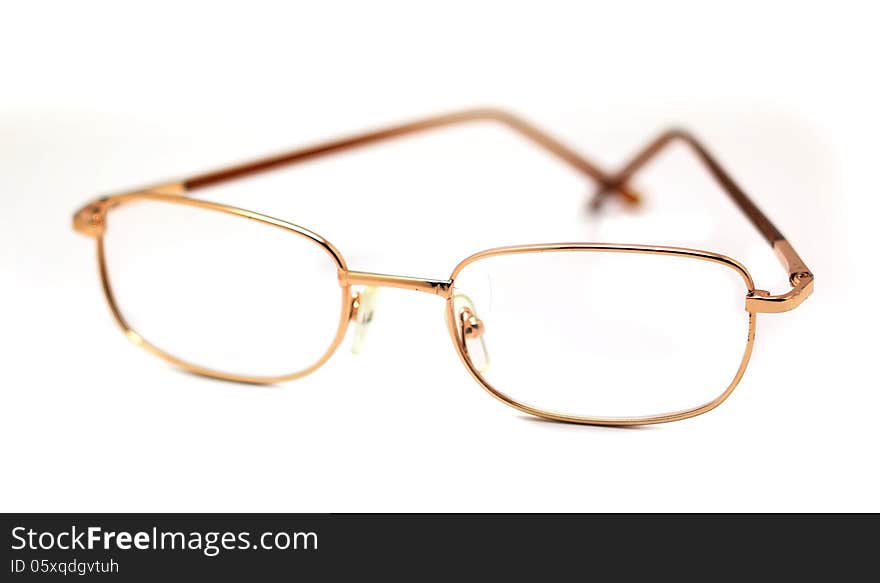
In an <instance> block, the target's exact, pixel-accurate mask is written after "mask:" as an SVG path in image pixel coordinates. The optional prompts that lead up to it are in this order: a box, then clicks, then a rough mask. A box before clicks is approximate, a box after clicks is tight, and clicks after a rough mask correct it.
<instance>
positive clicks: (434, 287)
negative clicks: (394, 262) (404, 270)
mask: <svg viewBox="0 0 880 583" xmlns="http://www.w3.org/2000/svg"><path fill="white" fill-rule="evenodd" d="M339 283H340V284H342V285H343V286H350V285H366V286H374V287H394V288H398V289H408V290H412V291H419V292H423V293H429V294H433V295H437V296H440V297H441V298H445V299H448V298H450V297H451V296H452V280H451V279H425V278H421V277H408V276H404V275H385V274H382V273H370V272H366V271H347V270H342V269H340V270H339Z"/></svg>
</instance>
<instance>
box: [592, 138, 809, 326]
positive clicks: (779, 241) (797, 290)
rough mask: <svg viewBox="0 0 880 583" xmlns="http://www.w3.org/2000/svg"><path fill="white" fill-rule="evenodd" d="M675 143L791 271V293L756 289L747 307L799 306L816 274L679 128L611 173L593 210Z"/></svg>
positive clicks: (779, 309)
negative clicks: (697, 162)
mask: <svg viewBox="0 0 880 583" xmlns="http://www.w3.org/2000/svg"><path fill="white" fill-rule="evenodd" d="M674 142H682V143H684V144H685V145H686V146H688V147H689V148H690V150H691V151H692V152H693V153H694V154H695V155H696V156H697V158H698V159H699V160H700V162H702V163H703V165H704V166H705V167H706V169H707V170H708V171H709V173H710V174H711V175H712V177H713V178H714V179H715V181H716V182H717V183H718V185H719V186H721V188H722V189H724V191H725V192H726V193H727V195H728V196H729V197H730V199H731V200H732V201H733V202H734V204H736V206H737V207H739V209H740V210H741V211H742V212H743V214H745V216H746V218H748V219H749V221H750V222H751V223H752V224H753V225H754V226H755V228H756V229H758V231H759V232H760V233H761V235H763V236H764V238H765V239H766V240H767V242H768V243H770V245H771V246H772V247H773V250H774V251H775V252H776V255H777V256H778V257H779V260H780V261H781V262H782V264H783V266H784V267H785V269H786V270H787V271H788V279H789V283H790V284H791V286H792V289H791V290H790V291H789V292H787V293H785V294H782V295H778V296H773V295H770V293H769V292H766V291H764V290H755V291H754V292H753V293H752V294H751V296H750V297H749V298H748V299H747V300H746V308H747V309H748V310H749V311H750V312H785V311H788V310H791V309H794V308H796V307H797V306H798V305H800V303H801V302H803V301H804V300H805V299H806V298H807V297H808V296H809V295H810V294H811V293H812V291H813V274H812V273H811V272H810V270H809V269H808V268H807V266H806V265H805V264H804V262H803V260H802V259H801V258H800V256H798V254H797V252H795V250H794V248H793V247H792V246H791V244H790V243H789V242H788V241H787V240H786V238H785V237H784V236H783V235H782V233H781V232H780V231H779V229H777V228H776V225H774V224H773V223H772V222H771V221H770V219H768V218H767V215H765V214H764V213H763V212H762V211H761V209H759V208H758V206H757V205H756V204H755V203H754V202H753V201H752V199H751V198H749V196H748V195H747V194H746V193H745V192H744V191H743V189H742V188H740V186H739V185H738V184H737V183H736V181H734V179H733V178H732V177H731V176H730V175H729V174H728V173H727V171H725V170H724V168H722V166H721V164H719V163H718V161H717V160H716V159H715V158H714V157H713V156H712V155H711V154H710V153H709V151H708V150H707V149H706V148H705V147H704V146H703V145H702V144H701V143H700V142H699V141H698V140H697V139H696V138H695V137H694V136H692V135H691V134H689V133H688V132H686V131H683V130H680V129H672V130H668V131H666V132H663V133H662V134H660V135H659V136H658V137H657V138H655V139H654V140H653V141H651V142H650V143H648V145H647V146H645V147H644V148H643V149H642V150H641V151H639V152H638V153H637V154H636V155H635V156H633V158H632V159H631V160H630V161H629V162H628V163H626V164H625V165H624V166H623V168H621V169H620V170H619V171H618V172H616V173H614V174H611V175H610V176H609V177H608V178H607V179H606V180H605V181H604V182H602V183H600V188H599V190H598V191H597V192H596V195H595V196H594V198H593V201H592V206H593V208H598V207H599V206H600V205H601V203H602V201H603V200H604V198H605V197H606V196H607V195H608V194H609V193H611V192H613V191H615V190H618V189H620V188H622V187H623V185H626V184H628V183H629V182H630V180H631V179H632V177H633V175H635V174H636V173H637V172H638V171H639V170H640V169H642V168H643V167H644V166H645V165H646V164H648V163H649V162H650V161H651V160H653V159H654V158H655V157H656V156H657V154H659V153H660V152H661V151H663V149H664V148H665V147H666V146H668V145H669V144H671V143H674Z"/></svg>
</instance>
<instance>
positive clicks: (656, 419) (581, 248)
mask: <svg viewBox="0 0 880 583" xmlns="http://www.w3.org/2000/svg"><path fill="white" fill-rule="evenodd" d="M572 251H575V252H606V253H641V254H650V255H664V256H674V257H686V258H690V259H695V260H702V261H709V262H712V263H717V264H719V265H723V266H725V267H728V268H730V269H732V270H734V271H735V272H736V273H738V274H739V275H740V277H742V279H743V281H744V282H745V287H746V295H745V297H744V298H743V304H744V308H743V309H745V310H746V311H747V312H748V314H749V323H748V333H747V338H746V346H745V350H744V351H743V355H742V359H741V361H740V365H739V368H738V369H737V372H736V374H735V375H734V377H733V380H732V381H731V382H730V384H728V386H727V388H725V389H724V391H723V392H722V393H721V394H720V395H719V396H718V397H716V398H715V399H713V400H711V401H709V402H708V403H704V404H702V405H698V406H696V407H692V408H689V409H684V410H682V411H675V412H670V413H661V414H656V415H644V416H636V417H591V416H582V415H570V414H567V413H562V412H559V411H552V410H548V409H541V408H537V407H534V406H532V405H527V404H525V403H521V402H519V401H518V400H516V399H514V398H512V397H510V396H508V395H507V394H505V393H503V392H502V391H500V390H498V389H496V388H495V387H494V386H492V384H491V383H490V382H489V381H488V380H486V379H485V378H484V377H483V375H482V374H481V373H480V372H479V370H478V369H477V367H476V366H475V365H474V363H473V362H471V359H470V357H469V356H468V352H467V346H466V344H465V340H464V338H463V337H462V335H461V333H460V332H459V326H458V323H457V316H456V314H455V306H454V302H453V297H454V296H455V279H456V277H458V274H459V273H461V271H462V270H463V269H464V268H466V267H467V266H468V265H470V264H471V263H474V262H477V261H480V260H484V259H489V258H491V257H498V256H501V255H519V254H525V253H554V252H572ZM449 279H450V281H451V282H452V293H451V294H450V296H449V298H448V299H447V302H446V323H447V327H448V329H449V335H450V337H451V338H452V343H453V345H454V346H455V350H456V352H457V353H458V356H459V358H460V359H461V361H462V363H463V364H464V365H465V368H467V370H468V372H469V373H470V374H471V376H472V377H473V378H474V380H476V381H477V382H478V383H479V384H480V386H482V387H483V389H485V390H486V391H487V392H488V393H489V394H490V395H492V396H493V397H495V398H496V399H498V400H499V401H501V402H502V403H505V404H507V405H509V406H511V407H513V408H514V409H517V410H519V411H522V412H523V413H528V414H530V415H536V416H538V417H542V418H544V419H550V420H552V421H562V422H567V423H579V424H589V425H616V426H629V425H645V424H651V423H668V422H671V421H679V420H681V419H687V418H689V417H694V416H696V415H700V414H702V413H706V412H707V411H711V410H712V409H714V408H715V407H717V406H718V405H720V404H721V403H723V402H724V401H725V400H726V399H727V397H729V396H730V394H731V393H732V392H733V390H734V389H735V388H736V386H737V385H738V384H739V382H740V380H741V379H742V377H743V374H745V370H746V367H747V366H748V363H749V359H750V358H751V355H752V349H753V347H754V343H755V329H756V326H757V316H756V314H755V312H752V311H749V310H748V308H747V305H748V304H747V302H746V301H745V300H746V298H748V297H750V296H751V295H753V294H754V292H755V284H754V281H753V279H752V276H751V274H749V271H748V269H746V267H745V266H744V265H743V264H742V263H740V262H739V261H737V260H735V259H732V258H730V257H727V256H725V255H721V254H718V253H714V252H712V251H703V250H699V249H690V248H686V247H667V246H658V245H630V244H614V243H544V244H536V245H514V246H506V247H494V248H492V249H487V250H485V251H480V252H478V253H474V254H473V255H470V256H469V257H467V258H465V259H464V260H462V261H461V262H460V263H459V264H458V265H457V266H456V267H455V269H453V271H452V275H450V277H449ZM683 293H685V292H683Z"/></svg>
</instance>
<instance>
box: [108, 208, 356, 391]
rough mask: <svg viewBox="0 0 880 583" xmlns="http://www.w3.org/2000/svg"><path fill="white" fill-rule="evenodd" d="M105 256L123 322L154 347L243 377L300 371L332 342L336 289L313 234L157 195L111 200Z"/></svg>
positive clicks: (333, 271) (327, 258) (331, 266)
mask: <svg viewBox="0 0 880 583" xmlns="http://www.w3.org/2000/svg"><path fill="white" fill-rule="evenodd" d="M104 253H105V264H106V267H107V274H108V279H109V282H110V285H111V288H112V290H113V294H114V297H115V299H116V303H117V306H118V308H119V311H120V313H121V315H122V316H123V318H124V319H125V320H126V322H127V323H128V324H129V325H130V326H131V327H132V328H133V329H134V330H135V331H136V332H137V333H138V334H139V335H140V336H142V337H143V338H144V339H145V340H147V341H148V342H150V343H151V344H153V345H154V346H156V347H157V348H159V349H160V350H162V351H164V352H166V353H168V354H170V355H172V356H174V357H176V358H179V359H181V360H184V361H186V362H188V363H191V364H195V365H198V366H201V367H204V368H208V369H211V370H213V371H217V372H220V373H226V374H231V375H240V376H256V377H272V376H283V375H288V374H293V373H296V372H300V371H302V370H304V369H307V368H309V367H311V366H312V365H313V364H315V363H317V362H318V361H319V360H320V359H321V357H322V356H323V355H324V354H325V353H326V351H327V350H328V349H329V348H330V347H331V346H332V344H333V340H334V339H335V337H336V332H337V330H338V327H339V322H340V310H341V305H342V303H341V297H342V296H341V294H342V293H343V292H342V290H341V288H340V286H339V283H338V280H337V267H336V263H335V261H334V259H333V257H332V256H331V255H330V254H329V253H328V252H327V251H326V250H325V249H324V248H323V247H322V246H320V245H319V244H317V243H315V242H314V241H313V240H312V239H309V238H308V237H305V236H302V235H300V234H298V233H295V232H291V231H288V230H285V229H279V228H277V227H274V226H272V225H269V224H266V223H262V222H259V221H254V220H250V219H247V218H245V217H241V216H237V215H233V214H229V213H225V212H220V211H215V210H211V209H206V208H200V207H194V206H188V205H181V204H173V203H169V202H163V201H153V200H144V201H141V200H138V201H129V202H126V203H123V204H122V205H120V206H119V207H116V208H113V209H112V210H111V211H110V213H109V216H108V218H107V230H106V234H105V236H104Z"/></svg>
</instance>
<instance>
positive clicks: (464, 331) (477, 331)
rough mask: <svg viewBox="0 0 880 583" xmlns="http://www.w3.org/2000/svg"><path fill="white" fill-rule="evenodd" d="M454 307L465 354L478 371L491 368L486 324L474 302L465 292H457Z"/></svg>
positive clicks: (460, 340) (482, 371) (459, 336)
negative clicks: (478, 314)
mask: <svg viewBox="0 0 880 583" xmlns="http://www.w3.org/2000/svg"><path fill="white" fill-rule="evenodd" d="M452 301H453V307H454V309H455V315H456V318H457V320H458V338H459V342H461V343H462V347H463V348H464V352H465V354H467V355H468V358H469V359H470V361H471V363H473V365H474V368H476V369H477V371H478V372H481V373H484V372H486V371H487V370H489V351H488V350H487V349H486V337H485V332H486V325H485V323H484V322H483V321H482V320H481V319H480V317H479V316H477V309H476V308H475V307H474V302H473V301H472V300H471V299H470V298H469V297H468V296H466V295H464V294H456V295H455V296H454V297H453V299H452Z"/></svg>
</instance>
